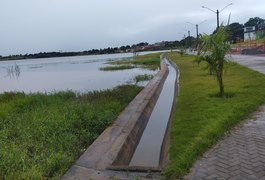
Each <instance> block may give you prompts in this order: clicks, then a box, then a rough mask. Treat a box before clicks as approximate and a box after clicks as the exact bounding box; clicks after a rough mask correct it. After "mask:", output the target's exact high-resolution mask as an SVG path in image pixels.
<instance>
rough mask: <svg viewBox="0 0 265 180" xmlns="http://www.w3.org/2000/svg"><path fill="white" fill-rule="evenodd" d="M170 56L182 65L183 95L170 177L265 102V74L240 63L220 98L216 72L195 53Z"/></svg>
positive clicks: (176, 115)
mask: <svg viewBox="0 0 265 180" xmlns="http://www.w3.org/2000/svg"><path fill="white" fill-rule="evenodd" d="M168 56H170V58H171V59H172V60H173V61H174V62H175V63H176V64H177V65H178V67H179V69H180V72H181V74H180V96H179V97H178V98H177V106H176V109H175V113H174V117H173V122H172V126H171V139H170V163H169V164H168V166H167V167H166V169H165V170H164V174H165V176H166V178H167V179H169V178H172V179H178V178H181V177H182V176H183V175H185V174H186V173H187V172H188V170H189V168H190V167H191V166H192V164H193V163H194V162H195V161H196V160H197V159H198V157H199V156H201V155H202V154H203V153H204V152H205V151H206V150H207V149H208V148H210V147H211V146H212V145H214V144H215V143H216V142H217V141H218V140H219V139H220V138H221V137H222V136H224V134H225V132H227V131H228V130H229V129H231V128H232V127H233V126H235V125H236V124H238V123H239V122H240V121H242V120H243V119H244V118H246V117H247V116H248V115H249V114H250V113H251V112H253V111H255V110H257V109H258V107H259V106H260V105H261V104H263V103H264V102H265V91H264V89H265V76H264V75H262V74H260V73H258V72H255V71H253V70H250V69H248V68H246V67H243V66H240V65H238V64H233V65H231V66H230V67H228V68H227V69H226V72H225V75H224V85H225V92H226V94H227V95H229V98H218V97H216V96H215V94H217V93H218V84H217V81H216V79H214V77H213V76H210V75H209V74H208V72H207V71H205V70H203V66H204V65H205V64H204V65H203V64H201V65H200V66H199V65H198V64H196V63H194V59H195V57H194V56H184V57H180V55H177V54H176V53H168Z"/></svg>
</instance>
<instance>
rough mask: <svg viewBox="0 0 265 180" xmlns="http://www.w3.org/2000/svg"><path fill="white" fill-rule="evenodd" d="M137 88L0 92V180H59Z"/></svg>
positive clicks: (110, 121)
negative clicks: (89, 90) (38, 92)
mask: <svg viewBox="0 0 265 180" xmlns="http://www.w3.org/2000/svg"><path fill="white" fill-rule="evenodd" d="M141 89H142V88H140V87H137V86H130V85H124V86H119V87H117V88H114V89H113V90H106V91H95V92H91V93H88V94H84V95H76V94H74V93H73V92H70V91H68V92H58V93H55V94H50V95H47V94H30V95H25V94H24V93H4V94H0V124H1V126H0V179H50V178H51V179H58V178H59V177H60V176H61V175H62V174H64V173H65V172H66V170H67V169H68V168H69V167H70V166H71V164H72V163H73V162H74V161H75V160H76V159H77V158H78V157H79V156H80V155H81V153H82V152H84V150H85V149H86V148H87V147H88V146H89V145H90V144H91V143H92V142H93V140H95V139H96V138H97V137H98V136H99V135H100V133H101V132H102V131H103V130H104V129H105V128H106V127H107V126H109V125H110V124H111V123H112V122H113V120H115V118H116V117H117V116H118V114H119V113H120V112H121V111H122V110H123V109H124V108H125V106H126V105H127V104H128V103H129V102H130V101H131V100H132V99H133V98H134V97H135V96H136V95H137V94H138V92H139V91H140V90H141Z"/></svg>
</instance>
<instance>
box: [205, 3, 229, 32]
mask: <svg viewBox="0 0 265 180" xmlns="http://www.w3.org/2000/svg"><path fill="white" fill-rule="evenodd" d="M232 4H233V3H230V4H228V5H226V6H225V7H224V8H223V9H221V11H219V10H218V9H217V10H216V11H214V10H212V9H210V8H208V7H206V6H202V8H205V9H208V10H209V11H212V12H213V13H215V14H216V16H217V29H218V28H219V15H220V13H221V12H222V11H223V10H224V9H225V8H227V7H228V6H231V5H232Z"/></svg>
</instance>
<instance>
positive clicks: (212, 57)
mask: <svg viewBox="0 0 265 180" xmlns="http://www.w3.org/2000/svg"><path fill="white" fill-rule="evenodd" d="M201 40H202V46H201V49H200V51H199V53H198V59H197V61H198V62H199V63H200V62H202V61H204V62H206V63H207V64H208V66H207V67H208V69H209V70H210V72H212V74H213V75H215V76H216V79H217V81H218V84H219V96H220V97H224V83H223V71H224V65H225V63H226V62H228V61H227V60H226V58H225V55H226V54H227V53H228V52H229V49H230V45H229V44H228V43H227V41H228V33H227V29H226V27H224V26H220V27H219V29H218V30H217V32H216V33H215V34H212V35H203V36H202V37H201Z"/></svg>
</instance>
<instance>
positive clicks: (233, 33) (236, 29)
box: [0, 17, 265, 60]
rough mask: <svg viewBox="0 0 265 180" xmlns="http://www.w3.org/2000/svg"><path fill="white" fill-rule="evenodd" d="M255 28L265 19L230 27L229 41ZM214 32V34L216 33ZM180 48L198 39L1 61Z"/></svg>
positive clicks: (194, 42) (14, 57) (264, 25)
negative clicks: (247, 28) (245, 29)
mask: <svg viewBox="0 0 265 180" xmlns="http://www.w3.org/2000/svg"><path fill="white" fill-rule="evenodd" d="M247 26H255V27H256V29H265V19H262V18H259V17H254V18H250V19H249V20H248V21H247V22H246V23H245V24H240V23H238V22H235V23H232V24H229V25H228V31H229V38H228V40H229V41H230V42H232V43H235V42H236V41H237V40H238V39H243V38H244V30H243V28H244V27H247ZM215 32H216V31H214V32H213V33H215ZM179 47H185V48H188V47H192V48H195V47H196V38H195V37H192V36H188V37H186V38H184V39H182V40H180V41H162V42H158V43H154V44H148V43H147V42H140V43H138V44H133V45H131V46H130V45H126V46H121V47H108V48H104V49H92V50H87V51H80V52H61V51H60V52H40V53H35V54H24V55H22V54H18V55H9V56H0V60H15V59H35V58H50V57H65V56H83V55H99V54H115V53H127V52H132V53H134V52H141V51H155V50H166V49H174V48H179Z"/></svg>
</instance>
